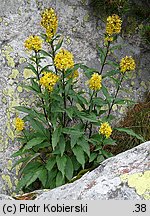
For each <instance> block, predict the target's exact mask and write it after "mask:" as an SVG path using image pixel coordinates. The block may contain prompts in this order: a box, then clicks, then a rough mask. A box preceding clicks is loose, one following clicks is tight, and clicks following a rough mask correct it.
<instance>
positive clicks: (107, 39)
mask: <svg viewBox="0 0 150 216" xmlns="http://www.w3.org/2000/svg"><path fill="white" fill-rule="evenodd" d="M113 40H114V38H113V37H109V36H106V37H105V42H107V41H109V42H112V41H113Z"/></svg>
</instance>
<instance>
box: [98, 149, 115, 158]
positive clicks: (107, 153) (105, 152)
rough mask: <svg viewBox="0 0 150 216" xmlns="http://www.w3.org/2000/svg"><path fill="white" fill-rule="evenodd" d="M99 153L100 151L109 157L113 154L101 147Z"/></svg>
mask: <svg viewBox="0 0 150 216" xmlns="http://www.w3.org/2000/svg"><path fill="white" fill-rule="evenodd" d="M101 153H102V155H103V156H104V157H105V158H110V157H112V156H113V154H112V153H110V152H107V151H105V150H103V149H102V150H101Z"/></svg>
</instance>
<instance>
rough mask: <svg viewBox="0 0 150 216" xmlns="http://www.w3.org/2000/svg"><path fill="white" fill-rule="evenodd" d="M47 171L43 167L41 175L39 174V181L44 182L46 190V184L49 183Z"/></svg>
mask: <svg viewBox="0 0 150 216" xmlns="http://www.w3.org/2000/svg"><path fill="white" fill-rule="evenodd" d="M47 176H48V174H47V170H46V169H45V167H42V169H41V171H40V173H39V176H38V178H39V180H40V181H41V182H42V185H43V187H44V188H45V186H46V183H47Z"/></svg>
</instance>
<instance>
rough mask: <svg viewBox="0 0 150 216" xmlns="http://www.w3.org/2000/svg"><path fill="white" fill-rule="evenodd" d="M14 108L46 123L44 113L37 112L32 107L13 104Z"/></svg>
mask: <svg viewBox="0 0 150 216" xmlns="http://www.w3.org/2000/svg"><path fill="white" fill-rule="evenodd" d="M14 108H15V109H16V110H19V111H21V112H24V113H28V114H29V115H30V116H31V117H32V118H38V119H39V120H40V121H42V122H43V123H45V124H46V125H47V121H46V120H45V116H44V114H42V113H40V112H37V111H36V110H34V109H33V108H32V109H31V108H28V107H25V106H15V107H14Z"/></svg>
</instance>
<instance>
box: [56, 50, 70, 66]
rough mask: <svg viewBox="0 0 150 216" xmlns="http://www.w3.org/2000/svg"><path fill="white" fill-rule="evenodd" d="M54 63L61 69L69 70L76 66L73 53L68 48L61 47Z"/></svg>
mask: <svg viewBox="0 0 150 216" xmlns="http://www.w3.org/2000/svg"><path fill="white" fill-rule="evenodd" d="M54 64H55V66H56V68H57V69H59V70H67V69H69V68H72V67H73V66H74V59H73V55H72V53H70V52H69V51H68V50H65V49H61V50H60V51H59V52H58V53H57V54H56V56H55V59H54Z"/></svg>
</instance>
